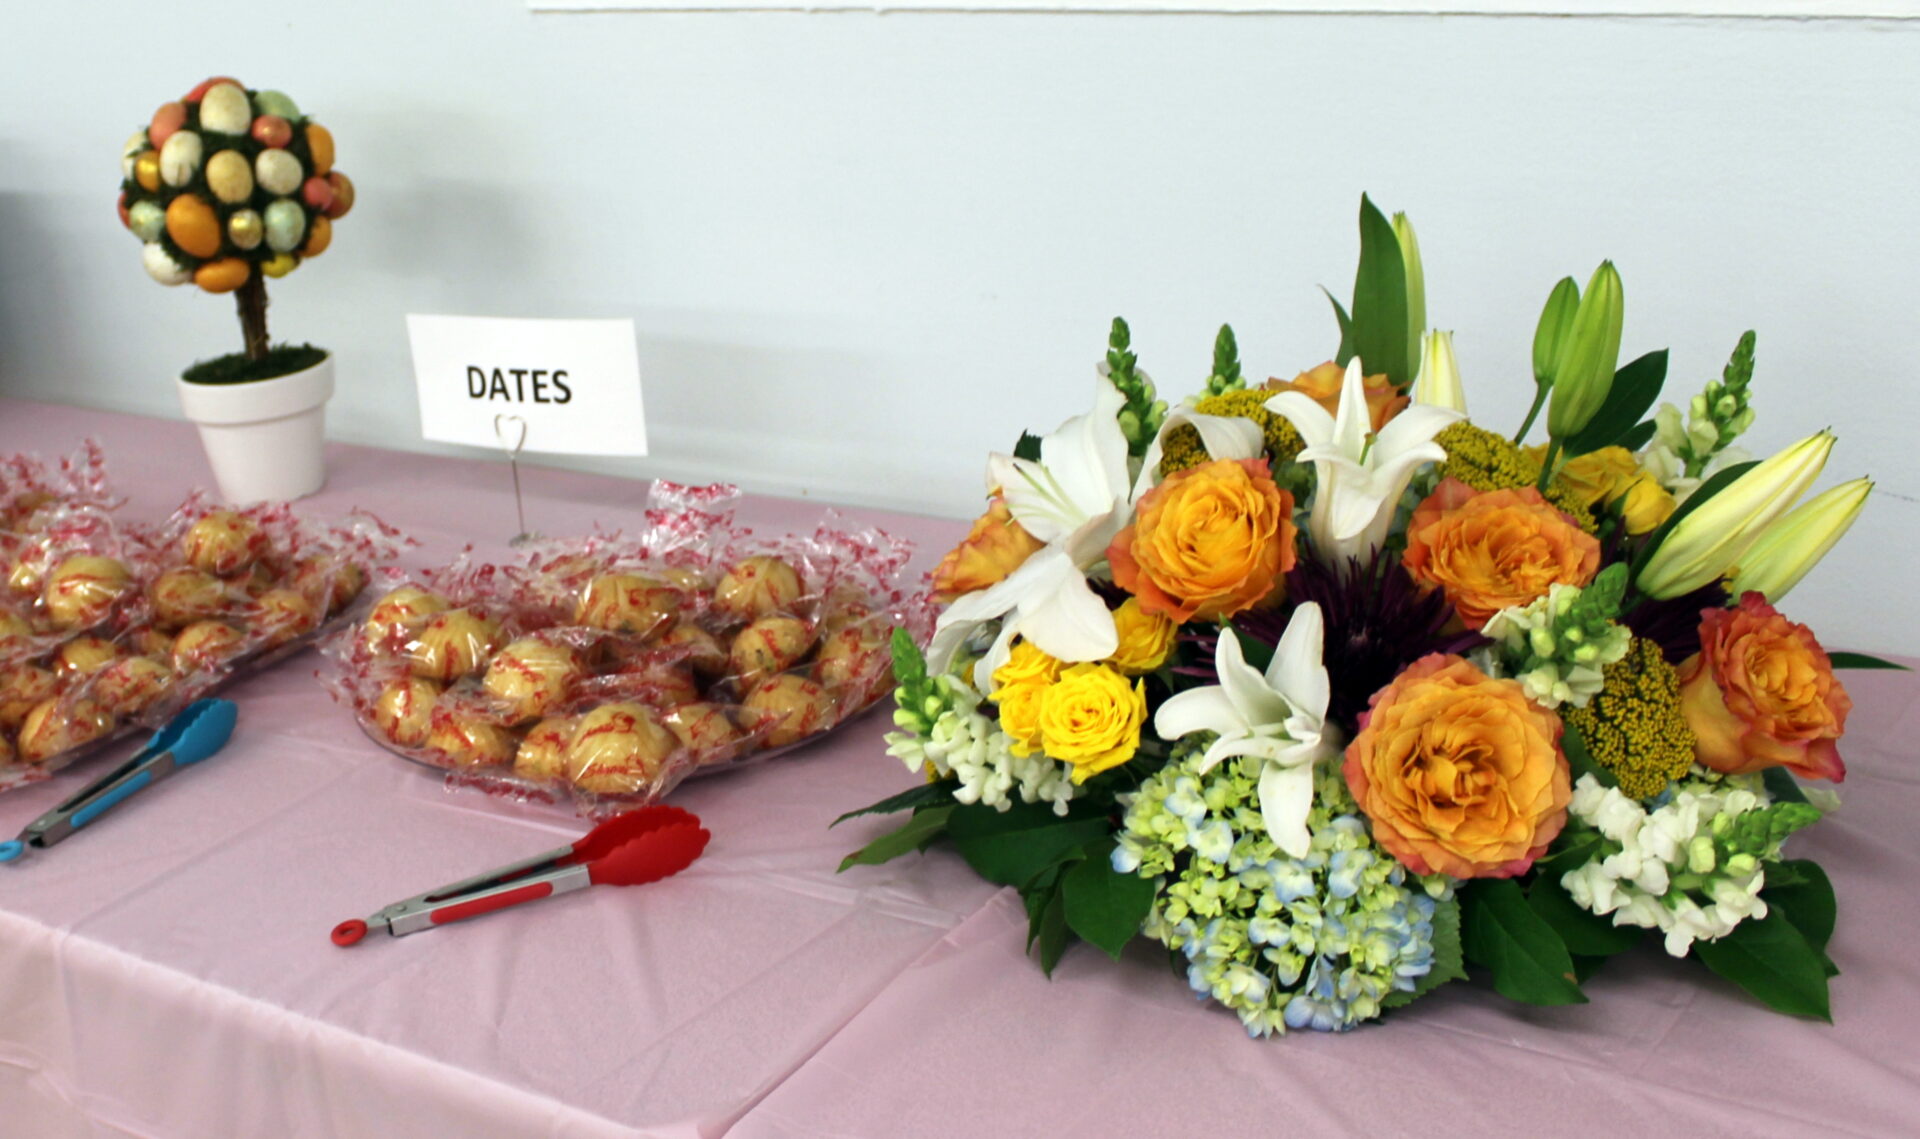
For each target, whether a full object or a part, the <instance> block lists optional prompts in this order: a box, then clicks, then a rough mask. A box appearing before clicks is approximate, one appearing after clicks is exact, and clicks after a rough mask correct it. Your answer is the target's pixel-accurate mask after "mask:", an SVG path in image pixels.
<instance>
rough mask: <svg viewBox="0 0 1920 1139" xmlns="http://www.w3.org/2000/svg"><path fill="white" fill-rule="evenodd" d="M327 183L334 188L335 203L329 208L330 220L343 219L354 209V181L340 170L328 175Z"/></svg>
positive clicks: (327, 211)
mask: <svg viewBox="0 0 1920 1139" xmlns="http://www.w3.org/2000/svg"><path fill="white" fill-rule="evenodd" d="M327 181H328V183H330V184H331V185H332V186H333V202H332V204H331V205H329V206H328V207H327V210H326V213H327V216H328V217H330V218H343V217H346V216H347V211H348V210H350V209H352V208H353V180H352V179H350V178H348V177H347V176H346V175H345V174H342V173H340V172H339V171H338V170H334V171H331V172H329V173H328V174H327Z"/></svg>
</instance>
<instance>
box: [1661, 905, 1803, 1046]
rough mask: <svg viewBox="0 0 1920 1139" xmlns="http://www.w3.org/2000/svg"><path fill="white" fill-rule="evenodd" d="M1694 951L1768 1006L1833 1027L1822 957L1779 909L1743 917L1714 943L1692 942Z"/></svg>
mask: <svg viewBox="0 0 1920 1139" xmlns="http://www.w3.org/2000/svg"><path fill="white" fill-rule="evenodd" d="M1693 952H1694V956H1696V957H1698V958H1700V961H1701V963H1702V964H1704V965H1706V967H1707V968H1709V969H1711V970H1713V971H1714V972H1715V973H1718V974H1719V975H1720V976H1722V977H1725V978H1726V979H1727V980H1729V981H1732V982H1733V983H1734V984H1736V985H1738V986H1740V987H1741V988H1743V989H1745V990H1746V991H1747V992H1748V993H1749V994H1750V995H1752V996H1753V997H1754V998H1755V999H1756V1000H1758V1001H1759V1002H1760V1003H1761V1004H1764V1005H1766V1006H1767V1007H1768V1008H1771V1009H1774V1010H1776V1011H1778V1012H1784V1013H1788V1014H1791V1015H1793V1016H1804V1017H1810V1018H1816V1019H1819V1020H1824V1021H1827V1022H1828V1023H1832V1021H1833V1014H1832V1011H1831V1009H1830V1007H1829V1004H1828V997H1827V977H1828V973H1827V964H1828V963H1827V960H1826V956H1825V955H1824V954H1822V953H1821V952H1819V951H1818V950H1816V949H1815V948H1814V947H1813V946H1812V945H1811V944H1809V943H1808V941H1807V939H1806V937H1805V936H1804V935H1803V934H1802V933H1801V932H1800V931H1799V930H1798V929H1796V928H1795V927H1794V925H1793V923H1792V922H1791V921H1789V920H1787V914H1786V911H1785V910H1784V909H1779V910H1775V909H1769V910H1768V911H1767V916H1766V917H1764V918H1748V919H1747V920H1746V921H1743V922H1741V923H1740V924H1739V925H1737V926H1734V927H1733V932H1732V933H1729V934H1728V935H1727V936H1725V937H1723V938H1720V939H1719V940H1718V941H1696V942H1694V945H1693Z"/></svg>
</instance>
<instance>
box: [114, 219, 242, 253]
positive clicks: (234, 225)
mask: <svg viewBox="0 0 1920 1139" xmlns="http://www.w3.org/2000/svg"><path fill="white" fill-rule="evenodd" d="M135 232H139V231H137V230H136V231H135ZM266 234H267V224H266V222H264V221H261V220H260V215H259V214H257V213H255V212H254V211H252V210H235V211H233V216H231V217H229V218H228V219H227V240H228V241H231V242H233V247H234V248H235V249H252V248H253V247H254V246H256V245H259V244H260V239H261V238H263V237H265V236H266Z"/></svg>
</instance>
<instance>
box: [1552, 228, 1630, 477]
mask: <svg viewBox="0 0 1920 1139" xmlns="http://www.w3.org/2000/svg"><path fill="white" fill-rule="evenodd" d="M1625 315H1626V302H1625V299H1624V296H1623V295H1622V293H1621V289H1620V274H1619V273H1618V272H1617V271H1616V270H1615V269H1614V267H1613V262H1611V261H1602V262H1601V263H1600V267H1599V268H1598V269H1595V270H1594V271H1593V277H1592V279H1591V280H1589V281H1588V282H1587V291H1586V293H1585V294H1584V295H1582V296H1581V298H1580V307H1579V309H1578V310H1577V311H1576V312H1575V313H1574V315H1573V324H1572V327H1570V328H1569V329H1568V331H1567V335H1566V338H1565V340H1563V341H1562V342H1561V344H1560V355H1559V358H1558V359H1556V360H1555V361H1554V364H1553V402H1552V403H1550V404H1548V405H1547V434H1548V435H1551V436H1552V437H1553V438H1555V439H1565V438H1567V437H1568V436H1570V435H1575V434H1578V433H1579V431H1580V429H1581V428H1583V427H1585V426H1586V425H1587V423H1588V421H1589V420H1591V419H1592V418H1593V417H1594V414H1595V413H1596V412H1598V411H1599V410H1600V405H1602V404H1604V403H1606V402H1607V392H1608V391H1610V390H1611V389H1612V388H1613V370H1614V369H1615V368H1616V367H1618V366H1619V364H1620V325H1621V322H1622V320H1623V319H1624V317H1625Z"/></svg>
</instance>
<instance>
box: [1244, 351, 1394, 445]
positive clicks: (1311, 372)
mask: <svg viewBox="0 0 1920 1139" xmlns="http://www.w3.org/2000/svg"><path fill="white" fill-rule="evenodd" d="M1346 376H1347V370H1346V369H1345V368H1344V367H1341V366H1340V365H1339V364H1336V363H1334V362H1333V361H1332V360H1328V361H1327V362H1326V363H1324V364H1316V365H1314V366H1313V367H1311V368H1308V369H1307V370H1306V371H1304V372H1302V373H1300V374H1299V375H1297V376H1295V377H1294V378H1292V379H1291V380H1268V381H1267V390H1268V391H1274V392H1302V393H1304V394H1305V395H1306V397H1307V398H1308V399H1311V400H1312V401H1313V402H1315V403H1317V404H1319V405H1320V406H1321V407H1324V408H1326V409H1327V414H1328V415H1338V414H1339V413H1340V385H1341V384H1342V383H1344V382H1345V380H1346ZM1366 393H1367V417H1368V418H1369V419H1371V420H1372V421H1373V429H1374V430H1375V431H1378V430H1380V429H1381V428H1382V427H1385V426H1386V425H1387V420H1389V419H1392V418H1393V417H1394V416H1396V415H1398V414H1400V409H1401V408H1403V407H1405V406H1407V403H1408V399H1407V397H1406V396H1404V395H1401V394H1400V389H1399V388H1396V387H1394V386H1393V385H1392V384H1390V383H1388V382H1387V376H1386V373H1385V372H1382V373H1380V374H1379V375H1377V376H1368V377H1367V378H1366Z"/></svg>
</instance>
